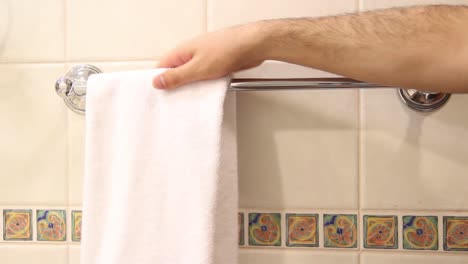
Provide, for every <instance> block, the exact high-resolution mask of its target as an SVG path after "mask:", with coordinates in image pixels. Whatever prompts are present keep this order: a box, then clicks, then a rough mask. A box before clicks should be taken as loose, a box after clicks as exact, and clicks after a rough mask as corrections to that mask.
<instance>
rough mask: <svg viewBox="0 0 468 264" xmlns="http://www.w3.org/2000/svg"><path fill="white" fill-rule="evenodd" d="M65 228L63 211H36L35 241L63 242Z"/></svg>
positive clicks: (65, 236)
mask: <svg viewBox="0 0 468 264" xmlns="http://www.w3.org/2000/svg"><path fill="white" fill-rule="evenodd" d="M66 226H67V225H66V212H65V210H37V240H39V241H65V240H66V239H67V228H66Z"/></svg>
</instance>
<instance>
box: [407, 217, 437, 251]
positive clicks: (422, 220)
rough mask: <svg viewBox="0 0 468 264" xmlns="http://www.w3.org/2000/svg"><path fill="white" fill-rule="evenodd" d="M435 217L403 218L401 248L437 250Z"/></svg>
mask: <svg viewBox="0 0 468 264" xmlns="http://www.w3.org/2000/svg"><path fill="white" fill-rule="evenodd" d="M437 223H438V220H437V216H403V248H404V249H414V250H437V249H439V240H438V238H437V237H438V232H437Z"/></svg>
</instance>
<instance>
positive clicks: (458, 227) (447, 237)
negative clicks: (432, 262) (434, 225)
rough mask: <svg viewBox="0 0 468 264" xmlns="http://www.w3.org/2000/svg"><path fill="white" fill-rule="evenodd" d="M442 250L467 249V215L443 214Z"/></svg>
mask: <svg viewBox="0 0 468 264" xmlns="http://www.w3.org/2000/svg"><path fill="white" fill-rule="evenodd" d="M444 250H446V251H468V217H460V216H444Z"/></svg>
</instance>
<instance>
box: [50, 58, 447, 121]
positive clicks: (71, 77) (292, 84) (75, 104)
mask: <svg viewBox="0 0 468 264" xmlns="http://www.w3.org/2000/svg"><path fill="white" fill-rule="evenodd" d="M101 72H102V71H101V70H100V69H99V68H97V67H95V66H93V65H89V64H82V65H77V66H75V67H73V68H72V69H71V70H70V71H69V72H68V73H67V74H66V75H65V76H63V77H60V78H59V79H58V80H57V81H56V82H55V91H56V92H57V94H58V95H59V96H60V97H61V98H62V99H63V100H64V101H65V104H66V105H67V106H68V107H69V108H70V109H71V110H72V111H73V112H75V113H78V114H85V107H86V84H87V81H88V77H89V76H90V75H92V74H96V73H101ZM349 88H391V87H386V86H382V85H378V84H373V83H365V82H360V81H356V80H352V79H347V78H315V79H268V80H267V79H233V80H232V81H231V84H230V87H229V91H235V92H238V91H273V90H300V89H311V90H314V89H349ZM398 94H399V97H400V99H401V100H402V102H403V103H404V104H405V105H407V106H408V107H409V108H411V109H413V110H416V111H421V112H431V111H435V110H437V109H439V108H441V107H442V106H444V105H445V103H447V101H448V99H449V98H450V94H445V93H433V92H425V91H418V90H413V89H408V90H405V89H398Z"/></svg>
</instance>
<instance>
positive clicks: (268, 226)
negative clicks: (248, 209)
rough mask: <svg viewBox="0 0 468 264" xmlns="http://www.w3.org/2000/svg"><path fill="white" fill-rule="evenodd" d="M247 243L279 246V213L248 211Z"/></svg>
mask: <svg viewBox="0 0 468 264" xmlns="http://www.w3.org/2000/svg"><path fill="white" fill-rule="evenodd" d="M249 245H254V246H281V214H279V213H249Z"/></svg>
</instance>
